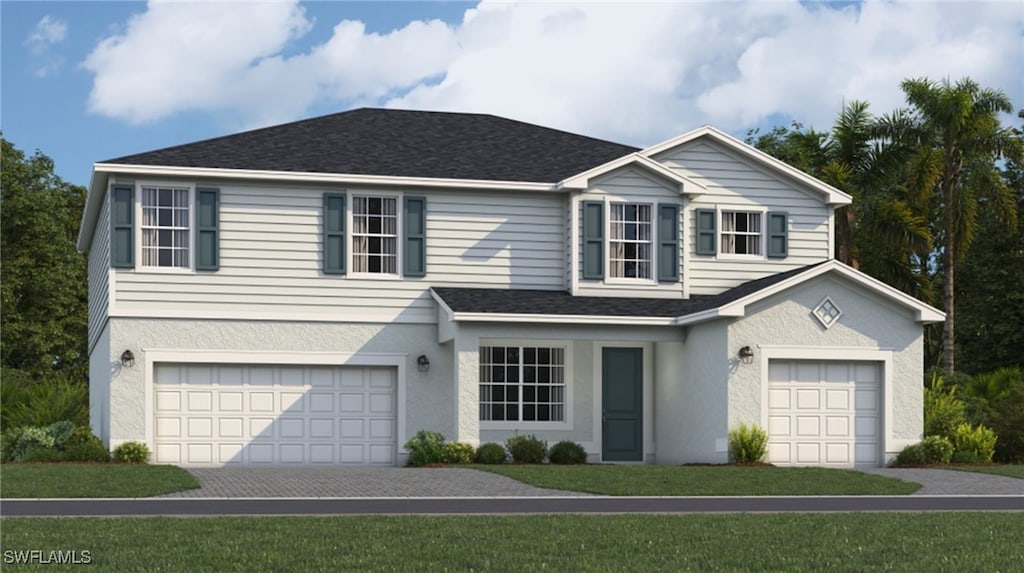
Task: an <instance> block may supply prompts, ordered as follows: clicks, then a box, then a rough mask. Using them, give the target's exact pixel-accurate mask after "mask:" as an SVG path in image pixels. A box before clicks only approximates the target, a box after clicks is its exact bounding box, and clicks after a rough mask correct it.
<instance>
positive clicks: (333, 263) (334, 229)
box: [324, 193, 345, 275]
mask: <svg viewBox="0 0 1024 573" xmlns="http://www.w3.org/2000/svg"><path fill="white" fill-rule="evenodd" d="M324 274H328V275H343V274H345V195H344V194H343V193H324Z"/></svg>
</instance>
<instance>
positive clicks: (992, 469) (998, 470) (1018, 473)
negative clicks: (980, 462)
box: [945, 465, 1024, 479]
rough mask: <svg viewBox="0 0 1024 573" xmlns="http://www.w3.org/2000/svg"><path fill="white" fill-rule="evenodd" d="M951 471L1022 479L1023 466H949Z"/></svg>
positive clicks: (1023, 473) (1023, 476) (1023, 475)
mask: <svg viewBox="0 0 1024 573" xmlns="http://www.w3.org/2000/svg"><path fill="white" fill-rule="evenodd" d="M945 469H951V470H958V471H962V472H978V473H983V474H996V475H1000V476H1009V477H1015V478H1020V479H1024V465H1005V466H950V467H949V468H945Z"/></svg>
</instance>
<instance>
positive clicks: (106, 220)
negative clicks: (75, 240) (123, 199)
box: [88, 198, 110, 351]
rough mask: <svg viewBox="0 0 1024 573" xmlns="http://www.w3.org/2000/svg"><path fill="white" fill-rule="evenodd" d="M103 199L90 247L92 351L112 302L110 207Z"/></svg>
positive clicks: (90, 328) (90, 336)
mask: <svg viewBox="0 0 1024 573" xmlns="http://www.w3.org/2000/svg"><path fill="white" fill-rule="evenodd" d="M108 205H109V202H108V201H107V199H106V198H104V199H103V204H102V206H101V207H100V216H99V220H98V221H97V223H96V230H95V231H94V232H93V239H92V246H91V247H90V248H89V256H88V261H89V349H90V351H92V349H93V347H94V345H95V344H96V341H97V339H98V338H99V335H100V332H101V331H102V330H103V328H104V326H106V321H107V310H108V308H109V304H110V284H109V283H110V209H109V207H108Z"/></svg>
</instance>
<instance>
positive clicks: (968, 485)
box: [860, 468, 1024, 495]
mask: <svg viewBox="0 0 1024 573" xmlns="http://www.w3.org/2000/svg"><path fill="white" fill-rule="evenodd" d="M860 471H863V472H865V473H870V474H875V475H880V476H885V477H891V478H896V479H901V480H903V481H910V482H915V483H919V484H921V485H922V487H921V489H919V490H917V491H916V492H914V493H913V495H1024V479H1018V478H1012V477H1007V476H999V475H992V474H983V473H977V472H961V471H956V470H939V469H932V468H865V469H861V470H860Z"/></svg>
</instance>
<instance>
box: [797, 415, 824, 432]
mask: <svg viewBox="0 0 1024 573" xmlns="http://www.w3.org/2000/svg"><path fill="white" fill-rule="evenodd" d="M820 433H821V424H820V420H819V418H818V417H817V416H797V417H796V435H798V436H817V435H819V434H820Z"/></svg>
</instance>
